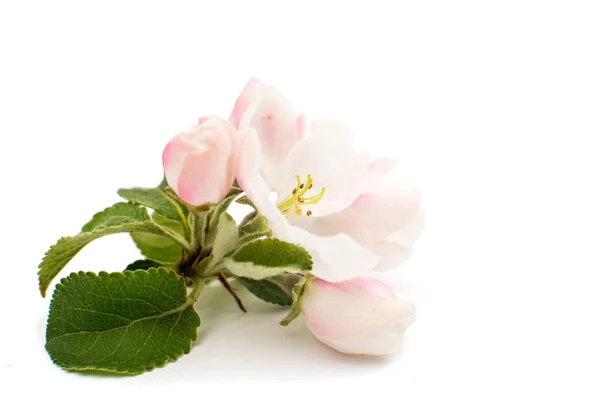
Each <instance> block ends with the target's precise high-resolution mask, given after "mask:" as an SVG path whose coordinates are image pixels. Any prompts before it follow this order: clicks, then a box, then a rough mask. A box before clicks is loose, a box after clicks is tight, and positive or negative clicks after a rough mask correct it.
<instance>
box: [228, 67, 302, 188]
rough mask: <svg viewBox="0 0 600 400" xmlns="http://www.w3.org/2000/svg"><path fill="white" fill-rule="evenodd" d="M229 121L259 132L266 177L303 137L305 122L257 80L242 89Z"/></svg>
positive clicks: (279, 94)
mask: <svg viewBox="0 0 600 400" xmlns="http://www.w3.org/2000/svg"><path fill="white" fill-rule="evenodd" d="M229 120H230V122H231V123H232V124H233V125H234V126H235V127H236V128H238V130H239V131H240V132H243V131H247V130H248V129H253V130H255V131H256V133H257V136H258V139H259V142H260V145H261V152H262V154H263V162H262V164H261V169H262V170H263V173H265V174H266V175H271V172H272V171H273V170H275V169H277V167H278V165H279V164H281V162H283V160H284V159H285V158H286V156H287V155H288V153H289V151H290V150H291V149H292V147H294V145H295V144H296V143H297V142H298V141H299V140H300V139H301V138H302V137H303V136H304V132H303V131H302V130H303V129H304V130H305V126H303V125H302V124H303V123H304V122H303V120H301V119H300V120H299V119H298V114H297V113H296V112H295V111H294V109H293V107H292V106H291V105H290V103H289V102H288V101H287V100H286V98H285V97H284V96H283V95H282V94H281V93H280V92H279V91H278V90H277V89H276V88H274V87H273V86H271V85H269V84H267V83H265V82H263V81H261V80H258V79H256V78H253V79H251V80H250V82H248V84H247V85H246V86H245V87H244V89H243V90H242V93H241V94H240V96H239V98H238V100H237V101H236V103H235V106H234V108H233V111H232V113H231V116H230V118H229ZM269 183H270V182H269Z"/></svg>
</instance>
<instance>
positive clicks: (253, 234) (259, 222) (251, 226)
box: [238, 212, 272, 246]
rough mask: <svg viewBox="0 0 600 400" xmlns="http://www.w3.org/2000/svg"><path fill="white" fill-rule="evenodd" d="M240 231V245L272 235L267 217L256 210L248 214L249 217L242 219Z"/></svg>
mask: <svg viewBox="0 0 600 400" xmlns="http://www.w3.org/2000/svg"><path fill="white" fill-rule="evenodd" d="M239 232H240V233H239V236H240V240H239V242H238V246H243V245H244V244H246V243H249V242H251V241H253V240H256V239H260V238H262V237H270V236H271V235H272V231H271V228H269V222H268V221H267V219H266V218H265V217H263V216H262V215H260V214H257V213H256V212H254V213H251V214H248V216H247V219H244V221H242V223H241V224H240V227H239Z"/></svg>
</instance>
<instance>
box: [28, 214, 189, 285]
mask: <svg viewBox="0 0 600 400" xmlns="http://www.w3.org/2000/svg"><path fill="white" fill-rule="evenodd" d="M120 232H145V233H153V234H158V235H166V236H168V237H169V238H171V239H173V240H179V241H180V242H181V243H180V244H182V245H184V244H185V239H183V238H181V237H180V236H179V235H177V233H176V232H173V231H171V230H170V229H168V228H166V227H162V226H159V225H157V224H156V223H155V222H154V221H153V220H152V219H151V218H150V216H149V215H148V211H147V210H146V209H145V208H143V207H140V206H138V205H135V204H131V203H117V204H115V205H113V206H112V207H109V208H107V209H105V210H104V211H101V212H99V213H97V214H96V215H94V217H93V218H92V220H91V221H90V222H88V223H87V224H86V225H85V226H84V227H83V229H82V233H80V234H79V235H76V236H66V237H63V238H61V239H60V240H59V241H58V242H57V243H56V244H55V245H53V246H52V247H50V250H48V251H47V252H46V256H45V257H44V259H43V260H42V262H41V263H40V265H39V270H38V277H39V283H40V292H41V293H42V296H45V295H46V290H47V289H48V286H49V285H50V282H51V281H52V279H53V278H54V277H55V276H56V275H57V274H58V273H59V272H60V271H61V270H62V269H63V268H64V266H65V265H67V263H68V262H69V261H71V259H72V258H73V257H75V255H76V254H77V253H78V252H79V251H80V250H81V249H82V248H84V247H85V246H86V245H87V244H88V243H90V242H91V241H93V240H95V239H98V238H100V237H102V236H106V235H111V234H114V233H120Z"/></svg>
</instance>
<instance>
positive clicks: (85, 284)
mask: <svg viewBox="0 0 600 400" xmlns="http://www.w3.org/2000/svg"><path fill="white" fill-rule="evenodd" d="M194 300H195V298H189V297H188V296H187V291H186V287H185V282H184V279H183V278H181V277H179V276H178V275H177V274H176V273H175V272H174V271H169V270H166V269H164V268H159V269H156V268H151V269H149V270H147V271H143V270H138V271H135V272H131V271H126V272H124V273H120V272H115V273H111V274H108V273H106V272H101V273H100V274H98V275H96V274H94V273H91V272H87V273H85V272H80V273H73V274H71V275H69V276H68V277H66V278H64V279H62V280H61V282H60V284H58V285H57V287H56V291H55V292H54V295H53V298H52V302H51V304H50V314H49V316H48V326H47V330H46V350H47V351H48V354H49V355H50V357H51V359H52V361H53V362H54V363H55V364H57V365H59V366H60V367H62V368H64V369H67V370H75V371H85V370H92V371H105V372H112V373H118V374H139V373H142V372H145V371H150V370H152V369H154V368H155V367H161V366H163V365H165V364H166V363H167V362H168V361H174V360H176V359H177V358H179V357H180V356H182V355H183V354H187V353H188V352H189V351H190V348H191V344H192V342H193V341H194V340H196V338H197V329H198V326H199V325H200V318H199V317H198V314H197V313H196V311H194V307H193V304H194Z"/></svg>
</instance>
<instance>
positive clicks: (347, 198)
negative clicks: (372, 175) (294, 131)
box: [274, 137, 366, 216]
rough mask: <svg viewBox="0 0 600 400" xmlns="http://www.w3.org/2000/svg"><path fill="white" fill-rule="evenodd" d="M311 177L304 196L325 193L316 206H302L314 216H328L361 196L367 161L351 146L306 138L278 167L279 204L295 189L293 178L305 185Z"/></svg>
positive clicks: (276, 183)
mask: <svg viewBox="0 0 600 400" xmlns="http://www.w3.org/2000/svg"><path fill="white" fill-rule="evenodd" d="M308 175H311V177H312V179H313V187H312V189H310V190H309V191H308V192H306V194H305V195H304V196H303V197H305V198H307V197H311V196H315V195H317V194H318V193H319V192H320V191H321V189H322V188H325V193H324V194H323V197H322V198H321V200H320V201H319V202H318V203H316V204H310V205H308V204H307V205H305V206H303V207H302V210H303V211H304V212H306V211H308V210H310V211H311V212H312V214H313V215H315V216H319V215H327V214H332V213H334V212H336V211H339V210H342V209H344V208H346V207H348V206H349V205H350V204H352V203H353V202H354V200H355V199H356V198H357V196H358V195H359V194H360V191H361V188H362V187H363V180H364V178H365V176H366V159H365V157H364V156H363V155H361V154H359V153H357V152H356V151H355V150H354V149H353V148H352V146H351V145H350V143H345V142H335V141H331V140H323V139H317V138H312V137H308V138H306V139H304V140H301V141H300V142H298V144H296V146H294V148H293V149H292V150H291V151H290V154H289V155H288V157H287V158H286V160H285V161H284V162H283V164H282V165H281V168H280V170H279V171H278V175H277V179H276V180H275V181H274V189H275V191H276V192H277V195H278V201H282V200H283V199H284V198H286V197H287V196H288V195H290V193H291V192H292V190H293V189H294V188H295V187H296V186H297V183H296V176H299V177H300V179H301V180H302V181H303V182H306V179H307V176H308Z"/></svg>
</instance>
